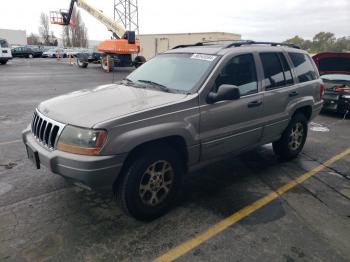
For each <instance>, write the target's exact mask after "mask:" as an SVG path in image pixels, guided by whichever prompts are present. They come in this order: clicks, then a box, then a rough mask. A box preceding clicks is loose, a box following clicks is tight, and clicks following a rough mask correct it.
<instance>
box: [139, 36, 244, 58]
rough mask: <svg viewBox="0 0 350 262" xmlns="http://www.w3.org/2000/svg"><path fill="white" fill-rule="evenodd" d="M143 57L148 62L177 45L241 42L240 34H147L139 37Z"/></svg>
mask: <svg viewBox="0 0 350 262" xmlns="http://www.w3.org/2000/svg"><path fill="white" fill-rule="evenodd" d="M137 38H138V39H140V42H141V55H142V56H144V57H145V58H146V59H147V60H149V59H150V58H152V57H154V56H156V55H157V54H159V53H162V52H164V51H166V50H168V49H170V48H173V47H175V46H177V45H186V44H195V43H198V42H203V41H220V40H241V35H240V34H233V33H224V32H205V33H182V34H145V35H138V36H137Z"/></svg>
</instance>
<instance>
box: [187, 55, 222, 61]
mask: <svg viewBox="0 0 350 262" xmlns="http://www.w3.org/2000/svg"><path fill="white" fill-rule="evenodd" d="M191 58H192V59H199V60H205V61H214V59H215V58H216V56H215V55H204V54H193V55H192V56H191Z"/></svg>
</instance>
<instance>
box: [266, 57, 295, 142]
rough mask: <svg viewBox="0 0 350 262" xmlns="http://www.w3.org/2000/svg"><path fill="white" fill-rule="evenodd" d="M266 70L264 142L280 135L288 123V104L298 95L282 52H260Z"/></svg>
mask: <svg viewBox="0 0 350 262" xmlns="http://www.w3.org/2000/svg"><path fill="white" fill-rule="evenodd" d="M259 57H260V60H261V64H262V68H263V71H264V79H263V89H264V90H265V92H264V112H263V117H264V123H265V127H264V131H263V138H262V141H263V142H271V141H272V140H275V139H276V138H278V137H279V136H280V134H281V133H282V132H283V130H284V129H285V128H286V126H287V125H288V121H289V115H288V111H287V107H288V104H290V103H291V101H292V100H294V99H296V98H297V97H298V92H297V87H296V86H295V85H294V80H293V76H292V70H291V68H290V65H289V64H288V62H287V59H286V56H285V54H284V53H282V52H262V53H259Z"/></svg>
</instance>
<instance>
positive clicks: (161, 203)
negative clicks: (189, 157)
mask: <svg viewBox="0 0 350 262" xmlns="http://www.w3.org/2000/svg"><path fill="white" fill-rule="evenodd" d="M183 170H184V169H183V163H182V161H181V159H180V157H179V155H178V154H177V152H176V151H175V150H174V149H172V148H169V147H167V146H166V145H163V146H156V147H152V148H151V147H149V148H146V149H144V150H141V151H140V152H139V153H138V154H137V155H135V156H134V157H133V160H132V161H130V162H129V164H128V166H127V167H126V169H125V170H124V172H123V174H122V179H121V181H120V182H119V183H118V185H117V199H118V201H119V203H120V205H121V207H122V209H123V210H124V211H125V213H126V214H128V215H130V216H133V217H134V218H136V219H138V220H143V221H150V220H153V219H155V218H157V217H159V216H161V215H163V214H164V213H165V212H166V211H167V210H168V209H169V208H170V207H171V205H172V204H173V203H174V201H175V199H176V197H177V192H178V190H179V188H180V185H181V178H182V174H183Z"/></svg>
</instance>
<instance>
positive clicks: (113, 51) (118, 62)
mask: <svg viewBox="0 0 350 262" xmlns="http://www.w3.org/2000/svg"><path fill="white" fill-rule="evenodd" d="M75 5H77V6H78V7H80V8H82V9H84V10H85V11H87V12H88V13H89V14H90V15H92V16H93V17H95V18H96V19H97V20H98V21H100V22H101V23H102V24H104V25H105V26H106V27H107V29H108V30H109V31H111V32H112V34H113V38H114V39H111V40H104V41H102V42H101V43H100V44H99V46H98V48H97V50H98V51H99V53H98V52H94V53H93V54H88V53H81V54H78V55H77V64H78V65H79V66H80V67H83V68H85V67H87V66H88V63H96V62H101V65H102V67H103V68H104V69H105V70H106V71H110V70H111V67H113V66H116V67H125V66H135V67H138V66H140V65H141V64H143V63H144V62H146V59H145V58H144V57H143V56H139V55H138V54H139V52H140V42H139V40H137V39H136V34H135V31H127V30H126V29H125V28H124V26H123V25H121V24H119V23H117V22H116V21H114V20H113V19H111V18H109V17H108V16H106V15H104V14H103V13H102V12H101V11H100V10H98V9H96V8H95V7H93V6H92V5H91V4H89V3H88V2H87V1H86V0H71V3H70V6H69V9H68V10H60V11H51V12H50V22H51V24H58V25H66V26H67V25H71V26H75V25H74V19H73V17H72V16H73V12H74V9H75Z"/></svg>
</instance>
